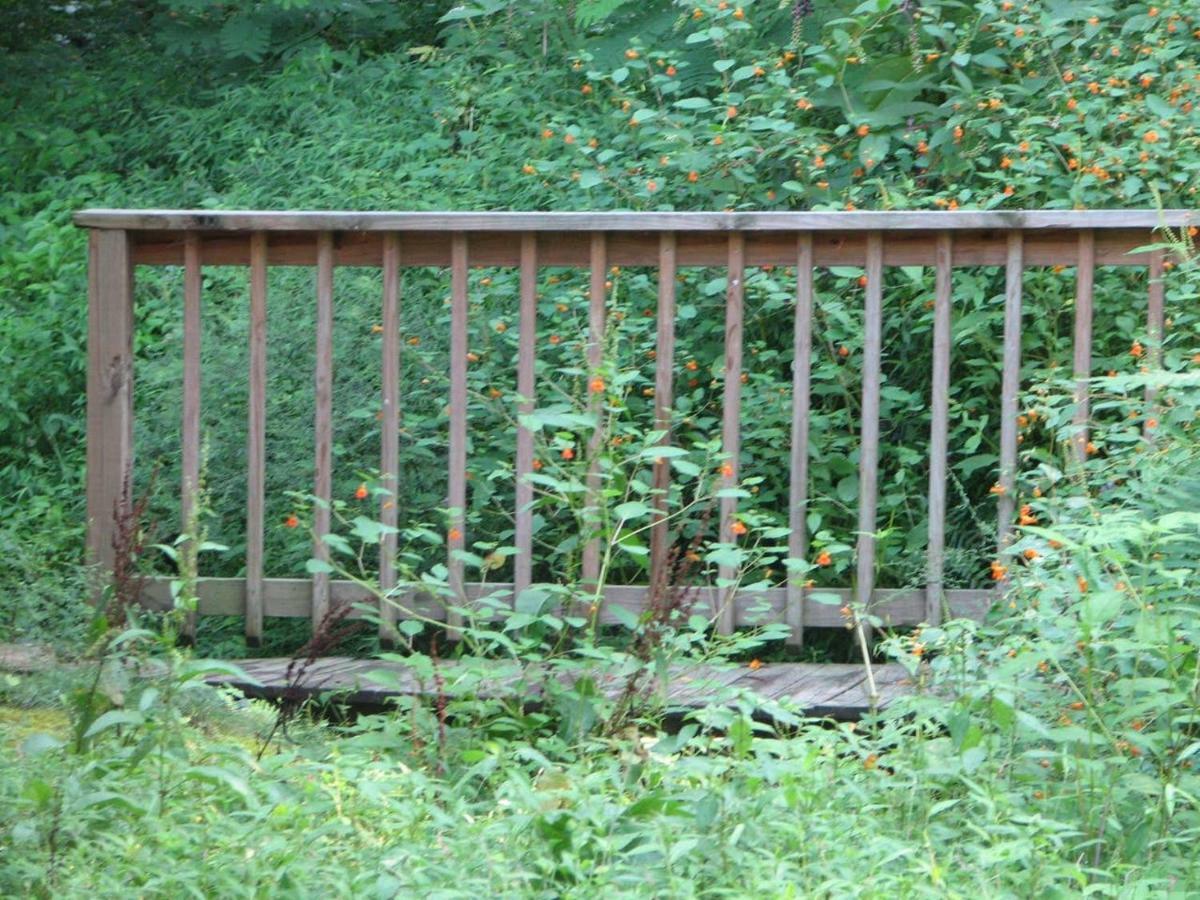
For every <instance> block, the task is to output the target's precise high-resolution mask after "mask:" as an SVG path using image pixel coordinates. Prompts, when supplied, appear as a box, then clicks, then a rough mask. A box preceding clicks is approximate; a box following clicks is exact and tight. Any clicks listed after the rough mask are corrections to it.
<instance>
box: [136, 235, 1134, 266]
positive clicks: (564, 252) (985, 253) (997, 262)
mask: <svg viewBox="0 0 1200 900" xmlns="http://www.w3.org/2000/svg"><path fill="white" fill-rule="evenodd" d="M743 234H745V236H746V265H748V266H765V265H774V266H781V267H782V266H790V265H792V264H793V263H794V262H795V260H796V237H795V234H794V233H789V232H786V231H778V232H773V231H749V232H743ZM1007 234H1008V233H1007V232H1004V231H956V232H955V237H954V265H955V266H956V267H963V266H1003V265H1004V264H1005V256H1006V252H1007V251H1006V246H1007V243H1006V242H1007ZM316 235H317V233H316V232H306V231H275V232H272V233H271V251H270V253H271V255H270V260H269V261H270V264H271V265H274V266H311V265H314V264H315V263H316V240H317V236H316ZM936 235H937V232H934V231H929V232H923V231H895V232H889V234H888V241H887V245H886V246H885V247H884V248H883V261H884V265H886V266H932V265H934V264H935V263H936V259H935V239H936ZM1023 235H1024V238H1025V263H1026V265H1028V266H1052V265H1056V264H1058V263H1061V262H1062V261H1063V260H1064V259H1073V258H1074V255H1075V252H1076V245H1077V236H1076V232H1074V231H1071V230H1066V229H1059V230H1049V231H1026V232H1023ZM606 237H607V255H608V263H609V265H619V266H653V265H656V264H657V261H658V242H657V239H656V238H657V233H656V232H654V231H644V230H643V231H625V232H622V231H614V232H607V233H606ZM132 240H133V253H134V261H135V262H136V263H138V264H139V265H181V264H182V262H183V233H182V232H177V231H146V232H133V233H132ZM201 240H202V242H203V245H204V260H205V264H206V265H214V266H215V265H222V266H225V265H246V264H247V263H248V261H249V256H248V251H247V248H246V239H245V237H244V235H242V234H239V233H237V232H213V231H206V232H201ZM382 240H383V235H382V234H381V233H380V232H374V231H343V232H339V233H338V242H337V247H336V248H335V251H334V252H335V257H334V262H335V264H336V265H338V266H366V267H370V268H377V267H378V266H379V260H380V256H381V253H382V250H381V246H382ZM537 240H538V259H539V261H540V263H541V265H543V266H572V267H576V268H586V267H587V265H588V262H589V259H590V256H591V238H590V236H589V235H588V234H586V233H583V232H557V233H547V232H539V233H538V234H537ZM1154 241H1155V236H1154V234H1153V233H1152V232H1151V231H1150V230H1148V229H1142V230H1137V229H1117V230H1112V231H1101V232H1098V233H1097V235H1096V262H1097V264H1098V265H1105V266H1145V265H1146V264H1147V260H1148V259H1149V252H1148V251H1144V250H1143V251H1139V252H1137V253H1134V252H1133V251H1134V250H1135V249H1137V248H1139V247H1144V246H1146V245H1147V244H1151V243H1153V242H1154ZM450 242H451V235H450V234H449V233H446V232H436V231H433V232H425V231H409V232H405V233H404V265H405V266H435V267H445V266H449V265H450ZM676 245H677V249H676V259H677V263H678V265H680V266H710V267H716V266H722V265H724V264H725V261H726V259H727V258H728V252H729V250H728V240H727V237H726V235H725V234H724V233H722V232H718V231H711V232H704V231H684V232H679V233H677V234H676ZM866 245H867V238H866V234H864V233H862V232H858V231H828V232H817V233H814V234H813V263H814V265H817V266H861V265H863V262H864V260H865V259H866ZM520 255H521V250H520V242H519V241H518V240H516V234H515V233H511V232H473V233H472V234H471V265H472V266H477V267H485V266H486V267H490V266H517V265H520Z"/></svg>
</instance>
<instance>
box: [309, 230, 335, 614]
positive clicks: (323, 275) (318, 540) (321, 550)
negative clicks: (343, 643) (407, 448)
mask: <svg viewBox="0 0 1200 900" xmlns="http://www.w3.org/2000/svg"><path fill="white" fill-rule="evenodd" d="M316 359H317V362H316V367H315V380H314V387H315V392H314V397H315V402H314V405H315V415H314V419H313V446H314V455H315V460H314V464H313V472H314V476H313V496H314V497H316V498H317V503H316V504H315V506H314V508H313V532H314V540H313V557H314V558H315V559H318V560H320V561H322V562H328V561H329V559H330V557H329V546H328V545H327V544H326V543H325V540H324V539H325V535H327V534H329V530H330V522H331V515H330V514H331V510H330V504H331V503H332V502H333V235H332V234H330V233H329V232H322V234H321V236H320V238H319V240H318V241H317V351H316ZM312 595H313V602H312V626H313V630H314V632H315V631H316V629H317V628H318V627H319V626H320V624H321V622H322V621H323V620H324V619H325V616H326V614H327V613H328V612H329V574H328V573H327V572H316V573H314V574H313V577H312Z"/></svg>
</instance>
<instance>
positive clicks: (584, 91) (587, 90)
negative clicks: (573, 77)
mask: <svg viewBox="0 0 1200 900" xmlns="http://www.w3.org/2000/svg"><path fill="white" fill-rule="evenodd" d="M591 92H592V86H591V85H590V84H585V85H584V86H583V87H581V88H580V89H579V93H581V94H590V93H591Z"/></svg>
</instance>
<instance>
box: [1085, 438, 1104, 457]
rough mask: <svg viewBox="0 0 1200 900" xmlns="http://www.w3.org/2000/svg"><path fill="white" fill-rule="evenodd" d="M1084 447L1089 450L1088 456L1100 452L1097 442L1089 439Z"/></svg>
mask: <svg viewBox="0 0 1200 900" xmlns="http://www.w3.org/2000/svg"><path fill="white" fill-rule="evenodd" d="M1083 449H1084V450H1085V451H1086V452H1087V455H1088V456H1093V455H1094V454H1096V453H1099V452H1100V450H1099V448H1098V447H1097V446H1096V445H1095V444H1093V443H1092V442H1091V441H1088V442H1087V446H1086V447H1084V448H1083Z"/></svg>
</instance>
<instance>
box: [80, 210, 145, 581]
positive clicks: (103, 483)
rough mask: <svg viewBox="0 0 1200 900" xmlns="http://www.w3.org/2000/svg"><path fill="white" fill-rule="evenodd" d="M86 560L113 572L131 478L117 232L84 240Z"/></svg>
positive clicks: (123, 268) (124, 247)
mask: <svg viewBox="0 0 1200 900" xmlns="http://www.w3.org/2000/svg"><path fill="white" fill-rule="evenodd" d="M87 352H88V372H87V487H86V492H87V538H86V544H87V559H88V562H89V563H94V564H97V565H98V566H99V570H100V571H99V573H98V576H99V577H98V581H97V584H96V592H95V594H94V598H95V600H96V601H99V600H100V599H101V595H100V587H101V585H102V584H103V582H104V581H106V580H107V578H108V576H109V575H110V574H111V572H112V567H113V559H114V552H113V538H114V536H115V534H116V528H115V521H114V516H115V515H116V514H117V513H118V511H123V510H127V509H128V497H123V496H122V484H123V483H124V481H125V478H126V477H127V476H128V477H130V478H132V473H133V265H132V262H131V257H130V251H129V241H128V238H127V236H126V234H125V232H123V231H93V232H92V233H91V234H90V235H88V351H87Z"/></svg>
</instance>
